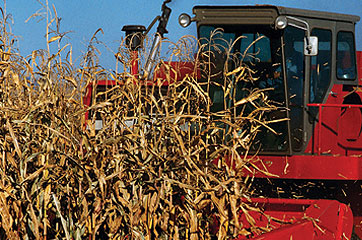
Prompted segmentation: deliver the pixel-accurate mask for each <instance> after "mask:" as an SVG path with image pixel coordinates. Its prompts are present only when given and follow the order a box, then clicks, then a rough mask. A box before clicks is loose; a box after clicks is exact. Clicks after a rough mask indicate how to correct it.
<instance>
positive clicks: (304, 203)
mask: <svg viewBox="0 0 362 240" xmlns="http://www.w3.org/2000/svg"><path fill="white" fill-rule="evenodd" d="M251 203H252V205H253V206H258V207H260V208H262V209H263V211H262V212H256V211H255V212H253V211H249V212H248V214H250V216H251V217H253V219H254V220H255V226H258V227H261V228H263V227H265V228H269V229H270V228H272V229H273V230H272V231H270V232H269V233H265V234H261V235H255V236H253V238H252V239H268V240H272V239H286V240H287V239H288V240H289V239H293V240H295V239H343V237H347V238H348V239H349V237H350V236H351V234H352V222H353V216H352V212H351V209H350V208H349V207H348V206H346V205H345V204H342V203H339V202H338V201H334V200H295V199H271V198H269V199H265V198H256V199H251ZM239 220H240V221H241V223H242V224H243V226H244V227H246V228H248V227H252V226H251V224H250V222H249V221H247V217H246V215H245V213H243V212H241V215H240V218H239ZM238 239H239V240H242V239H247V238H246V237H244V236H239V238H238ZM248 239H250V236H248Z"/></svg>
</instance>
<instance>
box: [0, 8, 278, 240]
mask: <svg viewBox="0 0 362 240" xmlns="http://www.w3.org/2000/svg"><path fill="white" fill-rule="evenodd" d="M2 12H3V15H2V20H1V36H0V37H1V38H0V41H1V43H0V44H1V46H0V58H1V59H0V132H1V134H0V216H1V221H0V222H1V225H0V238H1V239H67V240H69V239H76V240H78V239H233V238H237V237H238V236H253V234H259V233H261V232H263V231H268V229H260V228H258V227H256V226H255V225H254V224H253V222H254V221H253V219H252V217H251V216H250V215H249V213H248V212H249V211H259V210H258V209H255V208H253V207H251V206H250V205H249V202H248V199H249V198H250V197H251V196H252V192H253V188H252V178H253V174H254V173H255V171H265V169H257V168H256V167H255V165H254V163H253V161H254V158H253V156H252V155H251V154H250V149H251V146H252V145H253V140H254V139H255V136H256V134H257V133H258V132H259V131H260V129H262V128H268V124H269V122H267V121H266V120H265V118H264V115H265V113H266V112H270V111H273V110H275V109H276V107H275V106H274V105H273V103H272V102H270V101H269V99H268V98H267V95H266V94H265V91H268V90H258V89H255V90H253V91H251V92H247V94H246V95H245V96H244V97H243V98H241V99H235V97H234V95H235V93H234V92H235V90H234V86H235V85H236V84H238V83H240V82H248V83H252V82H253V81H255V80H256V79H255V78H254V77H253V71H252V70H251V69H249V68H248V67H247V66H245V65H243V63H242V61H238V60H237V59H236V58H235V57H234V56H233V55H232V54H231V53H230V52H228V51H227V49H222V47H219V46H212V44H211V43H212V39H209V40H207V41H206V43H205V41H204V43H201V42H197V41H196V40H194V39H192V38H187V37H185V38H182V39H180V41H179V42H177V43H173V44H169V45H170V51H169V54H170V56H169V59H170V60H182V61H185V60H187V61H192V62H193V63H194V64H193V65H194V69H191V71H190V72H191V73H190V74H188V75H187V76H186V77H184V78H183V79H181V80H177V81H176V80H175V79H176V76H177V75H178V70H177V69H175V68H173V67H172V66H171V65H170V64H168V63H167V62H166V61H164V59H161V58H160V59H158V60H157V62H156V63H155V66H156V68H155V71H156V72H157V71H161V69H162V71H164V72H165V75H166V77H165V78H156V79H154V80H145V79H142V77H141V76H133V75H131V74H130V72H129V70H128V69H129V66H130V64H131V63H130V53H129V52H128V49H127V48H126V47H125V46H124V44H123V43H122V44H121V46H120V50H119V52H118V53H117V60H116V58H115V61H118V62H119V66H120V67H119V69H121V70H117V71H112V72H111V71H108V70H106V69H104V68H102V67H101V66H100V65H99V62H98V60H97V54H98V51H97V49H96V43H95V42H96V41H95V39H96V36H97V34H99V32H98V33H96V34H95V35H94V36H93V37H92V39H91V41H90V43H89V47H88V49H87V52H86V54H85V56H84V58H83V59H84V61H82V62H81V63H80V65H79V66H75V64H74V63H73V62H72V60H71V56H72V52H71V50H70V49H71V48H70V47H69V46H63V45H62V42H61V38H62V33H59V32H57V31H49V29H47V34H46V38H47V44H48V49H46V50H34V51H33V52H32V54H31V55H30V56H26V57H23V56H21V55H20V54H19V52H18V51H17V49H15V48H14V45H13V42H14V41H13V40H14V37H13V35H12V34H11V33H10V32H8V29H9V28H8V21H7V15H4V11H2ZM47 13H53V15H55V16H56V11H55V9H53V10H50V9H47ZM57 24H58V21H57V17H54V19H53V20H51V21H50V23H49V24H48V27H49V28H50V27H51V26H53V25H57ZM54 29H57V28H56V26H55V27H54ZM217 35H218V34H217V33H215V36H214V37H218V36H217ZM164 44H166V43H164ZM229 44H232V43H229ZM146 45H147V44H146ZM49 46H51V47H49ZM49 49H57V50H56V51H55V52H51V51H50V50H49ZM197 49H198V50H197ZM195 51H197V52H196V54H194V53H195ZM218 52H224V53H226V55H225V56H226V57H225V60H224V61H223V62H222V63H220V64H221V65H222V68H221V69H222V71H220V72H218V71H215V69H219V68H217V66H215V61H214V59H217V58H218V57H219V56H218V55H217V53H218ZM145 54H147V53H146V52H144V53H143V52H142V53H141V56H140V58H141V63H142V58H144V57H145ZM200 76H201V77H200ZM200 79H201V80H200ZM216 79H218V80H216ZM220 79H221V81H220ZM100 80H104V81H112V82H113V84H110V85H108V86H107V87H106V88H105V89H103V90H102V91H96V90H97V85H98V82H99V81H100ZM89 86H92V87H89ZM211 86H218V87H219V88H221V89H222V94H223V99H224V100H223V101H224V102H223V110H221V111H216V112H214V111H212V110H211V109H212V108H213V106H214V105H213V104H214V103H213V102H212V101H211V99H210V97H209V92H210V87H211ZM89 91H92V92H91V93H90V92H89ZM87 94H91V96H92V99H91V102H90V104H88V105H87V104H85V103H84V98H83V96H86V95H87ZM86 116H87V117H86ZM97 119H98V120H99V119H101V120H102V128H101V129H96V127H95V123H96V120H97ZM278 121H279V120H278ZM253 154H254V153H253ZM255 154H256V153H255ZM241 214H244V215H245V216H246V217H247V219H248V221H249V223H250V224H249V226H248V227H245V226H243V225H242V224H241V223H240V222H239V217H240V215H241ZM250 226H251V227H250Z"/></svg>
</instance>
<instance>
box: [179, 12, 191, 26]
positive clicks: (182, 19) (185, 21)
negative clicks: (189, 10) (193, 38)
mask: <svg viewBox="0 0 362 240" xmlns="http://www.w3.org/2000/svg"><path fill="white" fill-rule="evenodd" d="M178 23H179V24H180V25H181V27H184V28H185V27H188V26H189V25H190V23H191V17H190V16H189V15H188V14H186V13H182V14H181V15H180V16H179V17H178Z"/></svg>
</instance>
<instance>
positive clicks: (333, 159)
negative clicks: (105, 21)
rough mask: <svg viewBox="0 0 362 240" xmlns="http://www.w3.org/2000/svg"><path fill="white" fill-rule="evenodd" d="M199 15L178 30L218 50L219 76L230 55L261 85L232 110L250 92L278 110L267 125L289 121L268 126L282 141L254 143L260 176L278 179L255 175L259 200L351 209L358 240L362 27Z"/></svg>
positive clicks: (321, 18) (248, 9) (249, 13)
mask: <svg viewBox="0 0 362 240" xmlns="http://www.w3.org/2000/svg"><path fill="white" fill-rule="evenodd" d="M193 13H194V14H195V16H194V17H193V18H191V17H188V16H187V15H186V14H183V15H182V16H180V18H179V19H180V24H181V25H182V26H187V25H188V24H189V22H190V21H195V22H196V24H197V32H198V38H199V40H200V41H201V43H203V44H210V45H212V46H215V45H216V46H217V47H212V46H211V47H209V48H208V49H211V50H213V49H214V51H215V53H214V54H213V56H215V57H214V60H213V61H214V66H215V68H217V67H218V66H219V69H215V71H218V72H222V71H225V69H223V67H224V66H223V65H218V62H220V58H225V54H230V53H232V54H233V56H234V57H233V63H234V64H235V63H236V64H245V65H248V66H250V68H252V69H253V70H254V71H255V75H254V77H255V79H256V81H255V82H252V83H250V82H248V83H245V84H241V85H240V86H236V91H235V92H236V94H235V98H236V101H237V100H239V99H241V98H242V97H244V96H245V94H244V92H245V89H247V90H249V91H247V92H250V91H251V90H252V89H256V88H258V89H265V94H267V95H268V98H269V99H271V100H273V101H274V102H275V103H276V104H277V106H278V109H277V110H276V111H274V112H271V113H269V114H267V115H266V118H267V120H274V119H284V118H287V119H289V120H288V121H279V122H278V121H277V122H275V123H272V124H270V126H271V127H272V128H273V129H274V130H275V131H276V132H278V134H275V133H273V132H272V131H270V129H268V128H265V129H263V130H261V131H260V132H259V133H258V135H257V137H256V140H255V144H254V147H255V149H254V150H255V152H257V151H258V153H259V156H258V161H259V163H260V165H259V167H260V168H263V167H265V166H266V167H267V169H268V171H269V172H270V173H272V174H275V175H277V176H278V177H275V178H270V177H268V176H266V175H264V174H258V175H257V179H256V180H255V186H257V189H258V190H257V191H259V194H260V195H262V196H263V197H271V198H307V199H336V200H338V201H340V202H342V203H345V204H348V205H349V206H350V207H351V209H352V211H353V215H354V231H355V235H356V236H357V235H358V236H359V238H362V226H361V225H362V224H361V222H362V221H361V220H362V194H361V192H362V187H361V186H362V181H361V179H362V157H361V155H362V100H361V99H362V94H361V91H360V89H359V86H360V85H361V82H360V81H359V79H358V76H357V64H356V63H357V58H356V55H357V54H356V48H355V39H354V36H355V25H356V23H357V22H358V21H359V20H360V18H359V17H358V16H354V15H345V14H336V13H328V12H319V11H311V10H301V9H293V8H285V7H278V6H269V5H261V6H222V7H219V6H197V7H194V9H193ZM231 43H232V44H231ZM230 48H231V49H230ZM220 49H225V51H224V52H223V51H222V50H220ZM235 56H236V57H235ZM235 59H237V60H236V61H235ZM230 65H232V64H230ZM233 67H237V66H233ZM270 89H272V90H270ZM209 95H210V98H211V99H212V100H213V103H214V105H213V108H212V110H213V111H220V110H223V107H224V105H223V104H218V103H221V102H223V101H224V99H223V98H222V97H221V96H223V94H222V88H221V87H218V86H213V87H212V88H211V87H210V93H209ZM257 164H258V163H257ZM267 178H269V179H267Z"/></svg>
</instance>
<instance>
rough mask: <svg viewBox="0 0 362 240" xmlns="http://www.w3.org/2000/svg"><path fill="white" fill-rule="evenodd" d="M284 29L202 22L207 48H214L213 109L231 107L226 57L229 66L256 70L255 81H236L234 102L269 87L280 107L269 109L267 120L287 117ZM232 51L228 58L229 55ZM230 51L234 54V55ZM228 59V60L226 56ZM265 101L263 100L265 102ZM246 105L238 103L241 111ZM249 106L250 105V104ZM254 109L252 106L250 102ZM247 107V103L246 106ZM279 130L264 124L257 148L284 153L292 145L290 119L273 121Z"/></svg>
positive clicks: (273, 124)
mask: <svg viewBox="0 0 362 240" xmlns="http://www.w3.org/2000/svg"><path fill="white" fill-rule="evenodd" d="M281 34H282V33H281V32H280V31H275V30H274V29H272V28H271V27H270V26H269V25H268V26H260V25H258V26H250V25H248V26H243V25H225V26H209V25H202V26H200V28H199V37H200V41H201V44H204V46H208V47H206V48H205V49H208V51H211V52H213V54H212V56H213V58H212V60H211V61H212V62H213V68H212V69H211V71H212V74H211V76H212V81H213V82H215V83H218V84H211V85H210V87H209V88H210V89H209V95H210V98H211V99H212V101H213V105H212V106H211V108H210V111H212V112H218V111H222V110H224V109H225V106H228V107H230V104H229V105H228V104H225V102H226V99H224V92H223V88H222V87H221V86H220V85H221V84H222V82H221V81H223V80H222V79H223V78H222V73H223V71H225V69H224V67H225V61H228V68H230V69H228V70H232V69H233V68H236V67H238V66H241V65H244V66H245V65H247V66H248V67H250V69H252V70H253V73H252V74H253V76H252V77H253V78H254V79H257V80H256V81H252V82H243V81H241V82H239V83H237V84H235V96H234V102H236V101H238V100H241V99H242V98H244V97H246V96H247V95H248V94H249V93H250V92H251V91H252V90H255V89H265V94H266V95H267V96H268V99H269V100H271V101H272V103H273V105H275V106H277V107H278V110H276V111H271V112H265V120H266V121H268V120H275V119H282V118H286V117H287V111H286V94H285V87H284V80H283V79H284V78H283V71H282V69H283V65H282V64H281V63H282V50H281ZM227 54H229V56H228V58H226V55H227ZM230 55H231V56H232V57H230ZM226 59H228V60H226ZM261 104H262V103H261ZM241 108H242V107H237V108H236V111H237V113H240V112H241V111H242V110H241ZM246 108H248V106H247V107H246ZM249 108H250V111H252V106H249ZM244 111H245V106H244ZM269 126H270V127H271V128H272V129H274V130H275V131H276V132H277V134H275V133H273V132H272V131H270V130H269V129H268V128H262V129H261V130H260V132H259V133H258V134H257V137H256V140H255V141H254V144H253V148H254V149H253V150H254V151H260V152H261V153H273V152H274V153H275V152H276V153H282V152H286V151H287V149H288V144H287V132H288V131H287V122H286V121H282V122H277V123H271V124H270V125H269Z"/></svg>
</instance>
